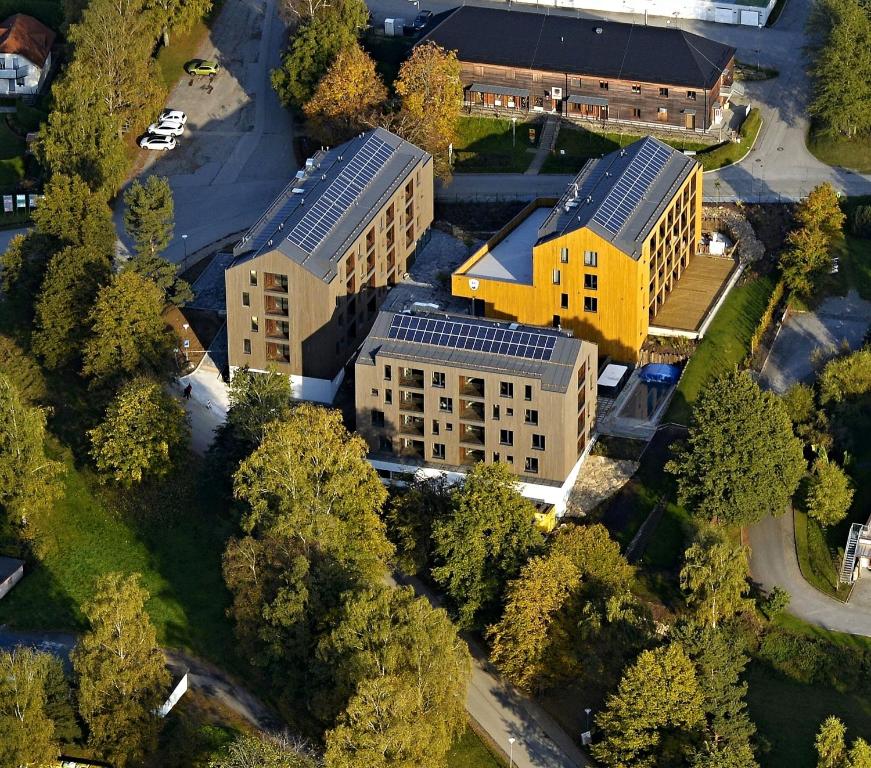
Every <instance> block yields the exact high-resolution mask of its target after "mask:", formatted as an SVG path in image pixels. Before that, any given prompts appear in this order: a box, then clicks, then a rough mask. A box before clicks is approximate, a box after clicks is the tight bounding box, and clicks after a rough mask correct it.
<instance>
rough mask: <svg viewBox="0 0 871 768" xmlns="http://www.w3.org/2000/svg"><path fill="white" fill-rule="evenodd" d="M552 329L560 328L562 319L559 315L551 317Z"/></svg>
mask: <svg viewBox="0 0 871 768" xmlns="http://www.w3.org/2000/svg"><path fill="white" fill-rule="evenodd" d="M553 327H554V328H562V319H561V318H560V316H559V315H554V316H553Z"/></svg>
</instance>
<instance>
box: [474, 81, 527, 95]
mask: <svg viewBox="0 0 871 768" xmlns="http://www.w3.org/2000/svg"><path fill="white" fill-rule="evenodd" d="M469 92H470V93H492V94H495V95H496V96H529V91H528V90H527V89H526V88H509V87H508V86H507V85H490V83H472V85H471V87H470V88H469Z"/></svg>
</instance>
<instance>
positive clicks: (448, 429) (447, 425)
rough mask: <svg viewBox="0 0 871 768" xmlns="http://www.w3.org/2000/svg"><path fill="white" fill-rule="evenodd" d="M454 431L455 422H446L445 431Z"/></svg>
mask: <svg viewBox="0 0 871 768" xmlns="http://www.w3.org/2000/svg"><path fill="white" fill-rule="evenodd" d="M453 431H454V425H453V424H451V423H450V422H448V423H447V424H445V432H453Z"/></svg>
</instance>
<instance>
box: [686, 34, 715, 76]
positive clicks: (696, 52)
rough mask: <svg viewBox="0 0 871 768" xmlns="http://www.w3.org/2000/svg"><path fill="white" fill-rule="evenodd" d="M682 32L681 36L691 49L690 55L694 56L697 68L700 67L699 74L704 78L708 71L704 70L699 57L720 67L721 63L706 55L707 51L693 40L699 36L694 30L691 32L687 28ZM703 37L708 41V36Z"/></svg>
mask: <svg viewBox="0 0 871 768" xmlns="http://www.w3.org/2000/svg"><path fill="white" fill-rule="evenodd" d="M680 34H681V37H682V38H683V41H684V43H685V44H686V46H687V48H689V50H690V55H691V56H692V58H693V61H694V62H695V65H696V68H697V69H698V72H699V74H700V75H701V76H702V77H703V78H704V76H705V74H706V73H705V70H704V69H703V68H702V67H701V66H699V61H698V59H699V57H701V58H702V59H704V60H705V61H706V62H708V64H710V65H711V66H712V67H717V68H719V66H720V65H719V64H718V63H717V62H716V61H712V60H711V59H710V58H709V57H708V56H707V55H705V53H704V52H703V51H702V50H701V49H700V48H699V47H698V46H697V45H696V44H695V43H694V42H693V40H694V39H697V38H699V36H698V35H696V34H694V33H693V32H689V31H688V30H685V29H682V30H680ZM691 38H692V39H691ZM701 39H702V40H706V41H707V38H701ZM708 42H716V41H708Z"/></svg>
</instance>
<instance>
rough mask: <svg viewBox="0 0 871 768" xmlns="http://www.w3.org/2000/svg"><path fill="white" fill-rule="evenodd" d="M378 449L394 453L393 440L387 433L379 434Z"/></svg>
mask: <svg viewBox="0 0 871 768" xmlns="http://www.w3.org/2000/svg"><path fill="white" fill-rule="evenodd" d="M378 450H379V451H384V452H386V453H393V441H392V440H391V439H390V438H389V437H387V436H386V435H379V436H378Z"/></svg>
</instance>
